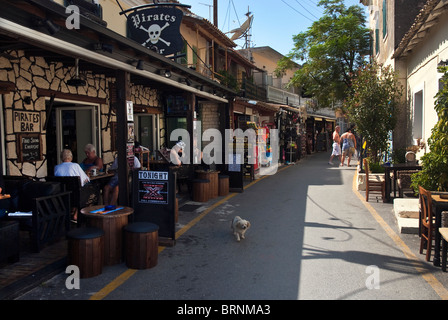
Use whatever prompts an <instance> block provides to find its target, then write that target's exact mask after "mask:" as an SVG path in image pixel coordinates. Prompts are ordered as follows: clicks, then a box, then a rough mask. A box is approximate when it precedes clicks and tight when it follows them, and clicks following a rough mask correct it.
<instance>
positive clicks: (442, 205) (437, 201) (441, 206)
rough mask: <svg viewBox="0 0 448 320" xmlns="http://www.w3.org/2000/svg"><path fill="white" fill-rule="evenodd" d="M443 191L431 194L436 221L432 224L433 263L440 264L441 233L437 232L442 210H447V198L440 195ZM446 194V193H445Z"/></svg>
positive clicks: (440, 223)
mask: <svg viewBox="0 0 448 320" xmlns="http://www.w3.org/2000/svg"><path fill="white" fill-rule="evenodd" d="M441 194H444V193H439V194H437V193H435V194H433V193H432V194H431V198H432V211H433V213H434V215H435V218H436V221H435V226H434V235H435V237H434V241H435V244H434V261H433V263H434V265H435V266H440V241H441V239H442V238H441V235H440V232H439V228H440V227H441V225H442V211H448V199H444V198H441V197H440V195H441ZM446 195H448V193H446Z"/></svg>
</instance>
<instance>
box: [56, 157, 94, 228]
mask: <svg viewBox="0 0 448 320" xmlns="http://www.w3.org/2000/svg"><path fill="white" fill-rule="evenodd" d="M61 160H62V163H60V164H58V165H57V166H55V167H54V175H55V176H57V177H76V176H78V177H80V179H81V190H80V198H81V200H80V202H81V207H84V206H88V205H89V204H91V201H90V199H91V198H92V196H93V195H95V194H96V190H95V188H94V186H92V185H91V184H90V183H89V182H90V179H89V177H88V176H87V174H86V173H85V172H84V170H82V168H81V166H80V165H79V164H77V163H75V162H72V160H73V154H72V152H71V151H70V150H69V149H64V150H62V152H61ZM77 219H78V212H77V211H76V210H75V211H74V212H73V214H72V220H74V221H77Z"/></svg>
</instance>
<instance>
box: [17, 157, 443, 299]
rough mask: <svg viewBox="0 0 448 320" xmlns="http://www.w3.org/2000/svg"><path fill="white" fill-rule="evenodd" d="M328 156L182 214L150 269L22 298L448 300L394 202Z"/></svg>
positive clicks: (61, 284)
mask: <svg viewBox="0 0 448 320" xmlns="http://www.w3.org/2000/svg"><path fill="white" fill-rule="evenodd" d="M328 158H329V153H318V154H314V155H311V156H308V157H307V158H305V159H303V160H301V161H300V162H299V163H297V164H296V165H292V166H289V167H282V168H281V169H280V170H279V171H278V172H277V173H276V174H275V175H273V176H265V177H264V178H262V179H260V180H258V181H257V182H256V183H253V184H250V185H248V187H247V188H246V189H245V191H244V192H243V193H241V194H231V195H229V196H228V197H226V198H223V199H220V202H217V203H216V205H215V207H214V208H208V209H206V210H205V211H202V212H197V211H193V212H183V211H182V208H180V210H181V211H180V212H179V229H180V230H182V228H185V231H184V232H183V233H182V234H181V235H180V236H179V237H178V239H177V243H176V245H175V246H174V247H167V248H162V249H161V251H160V253H159V257H158V265H157V266H156V267H154V268H152V269H147V270H139V271H135V270H129V269H127V268H126V266H125V264H124V263H122V264H119V265H116V266H112V267H105V268H104V269H103V274H101V275H100V276H97V277H95V278H90V279H82V280H81V282H80V289H72V290H68V289H67V288H66V284H65V281H66V278H67V276H68V275H67V274H60V275H58V276H56V277H54V278H53V279H51V280H50V281H48V282H46V283H45V284H42V285H41V286H40V287H38V288H36V289H34V290H32V291H31V292H29V293H27V294H25V295H23V296H22V297H21V298H20V299H21V300H53V299H57V300H66V299H67V300H78V299H79V300H87V299H104V300H109V299H111V300H296V299H299V300H314V299H323V300H327V299H328V300H344V299H346V300H359V299H361V300H370V299H381V300H389V299H390V300H395V299H405V300H409V299H411V300H412V299H425V300H426V299H427V300H439V299H443V298H447V296H446V292H447V290H446V289H445V288H448V280H447V279H448V278H447V277H446V274H444V273H442V271H441V269H440V268H436V267H434V266H433V265H432V261H431V262H426V261H424V256H423V255H420V254H419V253H418V244H419V238H418V236H417V235H402V234H399V233H398V231H397V226H396V222H395V220H394V217H393V214H392V204H390V203H389V204H384V203H381V202H378V203H377V202H376V201H375V200H374V197H372V200H371V201H369V202H368V203H365V201H364V200H363V197H364V193H363V192H358V191H356V190H355V188H354V187H353V185H354V178H355V173H356V167H355V166H353V165H352V166H351V167H346V166H345V167H337V166H336V161H335V165H334V166H330V165H329V164H328ZM354 163H356V162H352V164H354ZM198 211H200V210H198ZM236 215H238V216H241V217H242V218H244V219H247V220H249V221H250V222H251V228H250V229H249V230H248V231H247V233H246V239H243V240H241V242H237V241H236V240H235V238H234V236H233V234H232V232H231V229H230V221H231V220H232V219H233V217H234V216H236ZM194 218H198V219H197V220H196V221H195V222H194V223H193V224H191V225H188V223H189V222H190V221H192V220H193V219H194ZM117 277H118V278H117Z"/></svg>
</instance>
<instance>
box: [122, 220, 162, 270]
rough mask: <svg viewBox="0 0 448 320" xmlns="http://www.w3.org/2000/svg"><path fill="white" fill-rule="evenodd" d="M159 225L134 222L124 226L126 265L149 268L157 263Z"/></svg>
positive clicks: (134, 267)
mask: <svg viewBox="0 0 448 320" xmlns="http://www.w3.org/2000/svg"><path fill="white" fill-rule="evenodd" d="M158 230H159V226H158V225H156V224H153V223H149V222H134V223H130V224H128V225H126V226H125V227H124V233H125V234H124V241H125V250H126V266H127V267H128V268H131V269H149V268H152V267H154V266H156V265H157V258H158V254H159V248H158V246H159V231H158Z"/></svg>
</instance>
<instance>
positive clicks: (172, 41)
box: [127, 7, 184, 56]
mask: <svg viewBox="0 0 448 320" xmlns="http://www.w3.org/2000/svg"><path fill="white" fill-rule="evenodd" d="M182 17H183V12H182V11H181V10H179V9H177V8H174V7H169V8H166V7H165V8H162V7H156V8H148V9H144V10H138V11H134V12H133V13H131V14H130V15H129V16H128V21H127V24H128V30H129V34H130V38H131V39H132V40H134V41H137V42H138V43H140V44H141V45H142V46H145V47H147V48H149V49H151V50H153V51H155V52H158V53H160V54H162V55H164V56H167V55H170V54H175V53H177V52H179V51H182V48H183V46H184V42H183V40H182V37H181V34H180V24H181V22H182Z"/></svg>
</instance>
